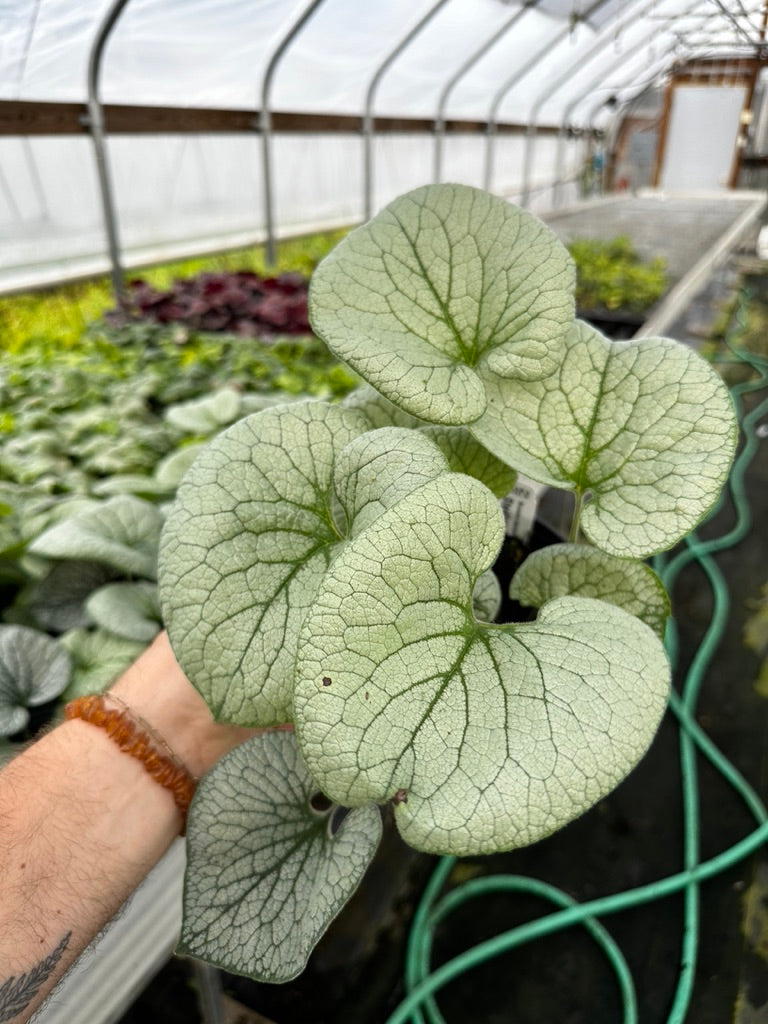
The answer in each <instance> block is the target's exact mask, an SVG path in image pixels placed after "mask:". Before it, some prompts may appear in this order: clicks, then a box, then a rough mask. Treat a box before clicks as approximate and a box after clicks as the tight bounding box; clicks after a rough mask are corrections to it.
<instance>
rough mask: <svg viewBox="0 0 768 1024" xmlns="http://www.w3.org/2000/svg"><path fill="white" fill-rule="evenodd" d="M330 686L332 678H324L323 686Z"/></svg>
mask: <svg viewBox="0 0 768 1024" xmlns="http://www.w3.org/2000/svg"><path fill="white" fill-rule="evenodd" d="M330 685H331V677H330V676H323V686H330Z"/></svg>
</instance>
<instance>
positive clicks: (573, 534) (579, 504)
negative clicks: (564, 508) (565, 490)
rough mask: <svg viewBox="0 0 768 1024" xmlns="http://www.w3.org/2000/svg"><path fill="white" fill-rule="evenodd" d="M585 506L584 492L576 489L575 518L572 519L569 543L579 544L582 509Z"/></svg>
mask: <svg viewBox="0 0 768 1024" xmlns="http://www.w3.org/2000/svg"><path fill="white" fill-rule="evenodd" d="M583 507H584V492H583V491H576V501H575V503H574V506H573V518H572V519H571V530H570V533H569V534H568V543H569V544H578V542H579V527H580V526H581V510H582V508H583Z"/></svg>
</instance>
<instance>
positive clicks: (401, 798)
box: [392, 789, 408, 807]
mask: <svg viewBox="0 0 768 1024" xmlns="http://www.w3.org/2000/svg"><path fill="white" fill-rule="evenodd" d="M392 803H393V804H394V805H395V807H397V805H398V804H407V803H408V790H407V789H398V791H397V792H396V793H395V795H394V796H393V797H392Z"/></svg>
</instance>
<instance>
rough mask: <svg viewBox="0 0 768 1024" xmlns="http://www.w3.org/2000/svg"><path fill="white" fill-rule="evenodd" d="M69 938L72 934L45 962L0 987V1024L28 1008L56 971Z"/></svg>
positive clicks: (42, 961)
mask: <svg viewBox="0 0 768 1024" xmlns="http://www.w3.org/2000/svg"><path fill="white" fill-rule="evenodd" d="M71 938H72V932H67V934H66V935H65V936H64V937H63V938H62V939H61V941H60V942H59V944H58V946H57V947H56V949H54V951H53V952H52V953H50V954H49V955H48V956H47V957H46V958H45V960H41V961H40V963H39V964H38V965H37V966H36V967H33V968H32V970H31V971H27V972H26V974H20V975H19V976H18V977H16V975H12V976H11V977H10V978H8V980H7V981H5V982H3V984H2V985H0V1024H3V1021H9V1020H13V1019H14V1017H18V1015H19V1014H20V1013H21V1012H22V1011H23V1010H25V1009H26V1008H27V1007H28V1006H29V1004H30V1003H31V1002H32V1000H33V999H34V998H35V996H36V995H37V994H38V992H39V991H40V989H41V987H42V986H43V985H44V984H45V983H46V981H48V979H49V978H50V977H51V975H52V974H53V972H54V971H55V970H56V965H57V964H58V962H59V960H61V958H62V956H63V955H64V951H65V950H66V948H67V946H68V945H69V940H70V939H71Z"/></svg>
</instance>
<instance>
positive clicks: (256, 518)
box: [159, 185, 737, 981]
mask: <svg viewBox="0 0 768 1024" xmlns="http://www.w3.org/2000/svg"><path fill="white" fill-rule="evenodd" d="M573 296H574V269H573V263H572V261H571V258H570V257H569V255H568V253H567V251H566V250H565V248H564V247H563V246H562V245H561V243H560V242H559V241H558V239H557V238H556V236H555V235H554V234H553V233H552V232H551V231H550V230H549V229H548V228H547V227H545V226H544V225H543V224H542V223H541V222H540V221H538V220H537V219H536V218H534V217H533V216H531V215H530V214H528V213H526V212H524V211H522V210H519V209H517V208H516V207H514V206H512V205H511V204H509V203H507V202H506V201H504V200H502V199H500V198H497V197H494V196H492V195H490V194H487V193H485V192H482V191H479V190H477V189H473V188H469V187H466V186H460V185H432V186H426V187H424V188H420V189H417V190H415V191H413V192H410V193H408V194H406V195H404V196H401V197H400V198H398V199H396V200H395V201H394V202H393V203H391V204H390V205H389V206H387V207H386V208H385V209H384V210H383V211H382V212H381V213H380V214H378V215H377V216H376V217H375V218H374V219H373V220H372V221H370V222H369V223H368V224H366V225H364V226H362V227H360V228H358V229H357V230H355V231H353V232H352V233H351V234H350V235H348V236H347V237H346V238H345V239H344V240H343V241H342V242H341V243H340V244H339V245H338V246H337V247H336V249H334V250H333V252H332V253H331V254H330V255H329V256H328V257H327V258H326V259H325V260H324V261H323V262H322V263H321V264H320V266H319V267H318V268H317V270H316V272H315V274H314V277H313V279H312V282H311V287H310V301H309V311H310V318H311V322H312V325H313V328H314V330H315V331H316V333H317V334H318V335H319V336H320V337H321V338H323V339H324V340H325V341H326V343H327V344H328V345H329V347H330V348H331V350H332V351H333V352H334V353H336V354H337V355H338V356H339V357H340V358H341V359H342V360H344V361H345V362H346V363H347V364H348V365H349V366H350V367H352V368H353V369H354V370H355V371H356V372H357V373H358V374H359V375H360V376H361V377H362V378H363V380H364V381H365V384H364V385H363V386H361V388H360V389H358V390H357V391H356V392H353V393H352V395H350V396H348V397H347V398H346V399H344V400H343V401H341V402H339V403H336V404H330V403H326V402H322V401H304V402H295V403H291V404H286V405H282V406H276V407H273V408H269V409H266V410H264V411H261V412H258V413H255V414H253V415H251V416H248V417H246V418H245V419H242V420H240V421H239V422H237V423H235V424H233V425H232V426H230V427H228V428H227V429H226V430H225V431H224V432H223V433H221V434H220V435H219V436H217V437H216V438H215V439H214V440H212V441H211V442H209V444H208V445H207V446H206V447H205V448H204V449H203V450H202V452H201V453H200V454H199V455H198V457H197V458H196V460H195V462H194V463H193V465H192V466H191V468H190V469H189V471H188V472H187V474H186V476H185V478H184V480H183V482H182V484H181V486H180V488H179V491H178V494H177V498H176V501H175V503H174V505H173V507H172V508H171V510H170V513H169V515H168V518H167V521H166V524H165V527H164V530H163V534H162V538H161V545H160V564H159V587H160V599H161V605H162V610H163V618H164V621H165V623H166V626H167V629H168V632H169V636H170V639H171V643H172V645H173V648H174V651H175V653H176V656H177V658H178V660H179V662H180V664H181V666H182V668H183V669H184V671H185V672H186V673H187V675H188V676H189V678H190V679H191V680H192V682H193V684H194V685H195V686H196V688H197V689H198V690H199V692H200V693H201V694H202V696H203V697H204V699H205V700H206V702H207V703H208V705H209V707H210V708H211V711H212V713H213V714H214V716H215V717H216V718H217V719H220V720H222V721H227V722H233V723H238V724H241V725H248V726H276V725H280V724H283V723H286V722H290V723H293V725H294V730H295V731H274V732H267V733H265V734H262V735H260V736H258V737H255V738H254V739H252V740H250V741H248V742H246V743H245V744H244V745H242V746H241V747H238V748H237V749H236V750H234V751H233V752H232V753H231V754H230V755H228V756H227V757H226V758H224V759H223V760H222V761H221V762H219V763H218V764H217V765H216V766H215V768H214V769H213V770H212V771H211V772H210V773H209V774H208V775H207V776H206V777H205V778H204V779H203V780H202V782H201V785H200V787H199V790H198V793H197V796H196V797H195V800H194V802H193V805H192V808H191V811H190V817H189V824H188V832H187V847H188V868H187V876H186V880H185V907H184V924H183V930H182V939H181V949H182V950H183V951H184V952H186V953H189V954H191V955H193V956H196V957H199V958H202V959H205V960H207V961H209V962H211V963H214V964H216V965H219V966H221V967H223V968H225V969H226V970H228V971H230V972H233V973H241V974H246V975H249V976H250V977H254V978H257V979H260V980H267V981H286V980H288V979H290V978H292V977H295V976H296V975H297V974H298V973H299V972H300V971H301V970H302V969H303V966H304V965H305V963H306V960H307V957H308V955H309V953H310V952H311V950H312V948H313V946H314V944H315V943H316V942H317V940H318V939H319V937H320V936H321V935H322V933H323V931H324V930H325V928H326V927H327V925H328V924H329V922H330V921H331V919H332V918H333V917H334V916H335V915H336V914H337V912H338V911H339V909H340V908H341V906H342V905H343V904H344V902H345V901H346V900H347V899H348V898H349V896H350V895H351V893H352V892H353V891H354V889H355V888H356V886H357V885H358V883H359V881H360V879H361V877H362V875H363V873H364V872H365V869H366V866H367V865H368V863H369V862H370V860H371V858H372V856H373V854H374V851H375V849H376V846H377V843H378V841H379V836H380V831H381V814H380V807H381V806H382V805H385V804H389V805H391V806H392V808H393V814H394V819H395V822H396V824H397V828H398V830H399V832H400V834H401V836H402V837H403V839H404V840H405V841H406V843H408V844H410V845H411V846H413V847H415V848H416V849H418V850H423V851H426V852H429V853H450V854H459V855H462V854H473V855H474V854H484V853H493V852H496V851H501V850H508V849H512V848H514V847H517V846H523V845H527V844H530V843H534V842H536V841H537V840H539V839H541V838H543V837H544V836H546V835H549V834H550V833H552V832H553V831H555V830H556V829H558V828H560V827H561V826H563V825H565V824H566V823H568V822H569V821H571V820H572V819H574V818H575V817H577V816H578V815H580V814H581V813H583V812H584V811H585V810H586V809H587V808H589V807H590V806H592V805H593V804H594V803H596V802H597V801H598V800H599V799H601V798H602V797H603V796H604V795H605V794H607V793H608V792H609V791H610V790H611V789H613V788H614V787H615V786H616V785H617V784H618V783H619V782H620V781H621V780H622V779H623V778H624V777H625V776H626V775H627V774H628V773H629V772H630V771H631V770H632V768H633V767H634V765H635V764H636V763H637V762H638V760H639V759H640V758H641V757H642V756H643V754H644V752H645V751H646V749H647V747H648V745H649V744H650V742H651V739H652V737H653V735H654V733H655V730H656V728H657V726H658V723H659V721H660V719H661V716H662V714H663V712H664V709H665V706H666V701H667V693H668V686H669V666H668V662H667V658H666V655H665V651H664V646H663V633H664V626H665V621H666V618H667V615H668V611H669V604H668V599H667V595H666V593H665V592H664V588H663V586H662V585H661V583H660V581H659V579H658V578H657V577H656V575H655V574H654V573H653V572H652V570H651V569H650V568H649V567H648V565H646V564H645V560H646V559H647V558H648V557H649V556H650V555H652V554H654V553H656V552H660V551H663V550H665V549H667V548H669V547H671V546H672V545H674V544H675V543H676V542H677V541H678V540H680V538H682V537H683V536H684V535H685V534H686V533H688V532H689V531H690V530H691V529H692V528H693V527H694V526H695V525H696V524H697V523H698V522H699V521H700V520H701V519H702V518H703V516H704V515H705V514H706V513H707V511H708V510H709V509H710V508H711V506H712V505H713V503H714V502H715V500H716V498H717V495H718V493H719V491H720V488H721V486H722V484H723V482H724V480H725V479H726V476H727V473H728V469H729V466H730V464H731V460H732V458H733V454H734V448H735V443H736V434H737V427H736V420H735V416H734V412H733V409H732V405H731V401H730V397H729V395H728V392H727V390H726V388H725V387H724V385H723V384H722V382H721V381H720V379H719V377H718V376H717V374H716V373H715V372H714V371H713V370H712V369H711V367H710V366H709V365H708V364H707V363H706V362H705V361H704V360H702V359H701V358H700V357H699V356H698V355H696V354H695V353H694V352H693V351H691V350H689V349H687V348H686V347H685V346H683V345H680V344H679V343H677V342H675V341H673V340H670V339H666V338H651V339H649V338H645V339H642V340H639V341H629V342H612V341H610V340H608V339H607V338H605V337H603V336H602V335H601V334H600V333H599V332H598V331H596V330H595V329H594V328H591V327H589V326H588V325H586V324H584V323H581V322H578V321H576V320H575V319H574V316H575V313H574V297H573ZM516 473H521V474H524V475H525V477H527V478H529V479H531V480H534V481H538V482H539V483H540V484H544V485H546V486H547V487H550V488H558V489H560V490H562V491H563V492H566V493H568V494H570V495H572V496H573V500H572V505H573V514H572V524H571V529H570V535H569V537H568V540H567V542H566V543H558V544H554V545H550V546H548V547H545V548H543V549H541V550H539V551H536V552H534V553H533V554H531V555H530V556H529V557H528V558H527V559H526V561H525V562H524V563H523V564H522V566H521V567H520V569H519V570H518V572H517V573H516V574H515V576H514V578H513V580H512V584H511V591H512V596H513V597H514V598H515V599H516V600H517V601H519V602H520V603H522V604H527V605H531V606H534V607H535V608H537V609H538V613H537V616H536V618H535V620H534V621H528V622H513V623H498V622H495V621H494V620H495V618H496V611H497V608H498V604H499V599H500V593H499V585H498V581H497V579H496V577H495V576H494V573H493V570H492V566H493V564H494V561H495V559H496V556H497V554H498V551H499V548H500V546H501V544H502V540H503V538H504V525H503V519H502V513H501V510H500V501H499V499H500V498H501V497H502V496H503V495H504V494H506V493H507V492H508V491H509V489H510V487H511V486H512V483H513V481H514V479H515V475H516Z"/></svg>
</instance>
